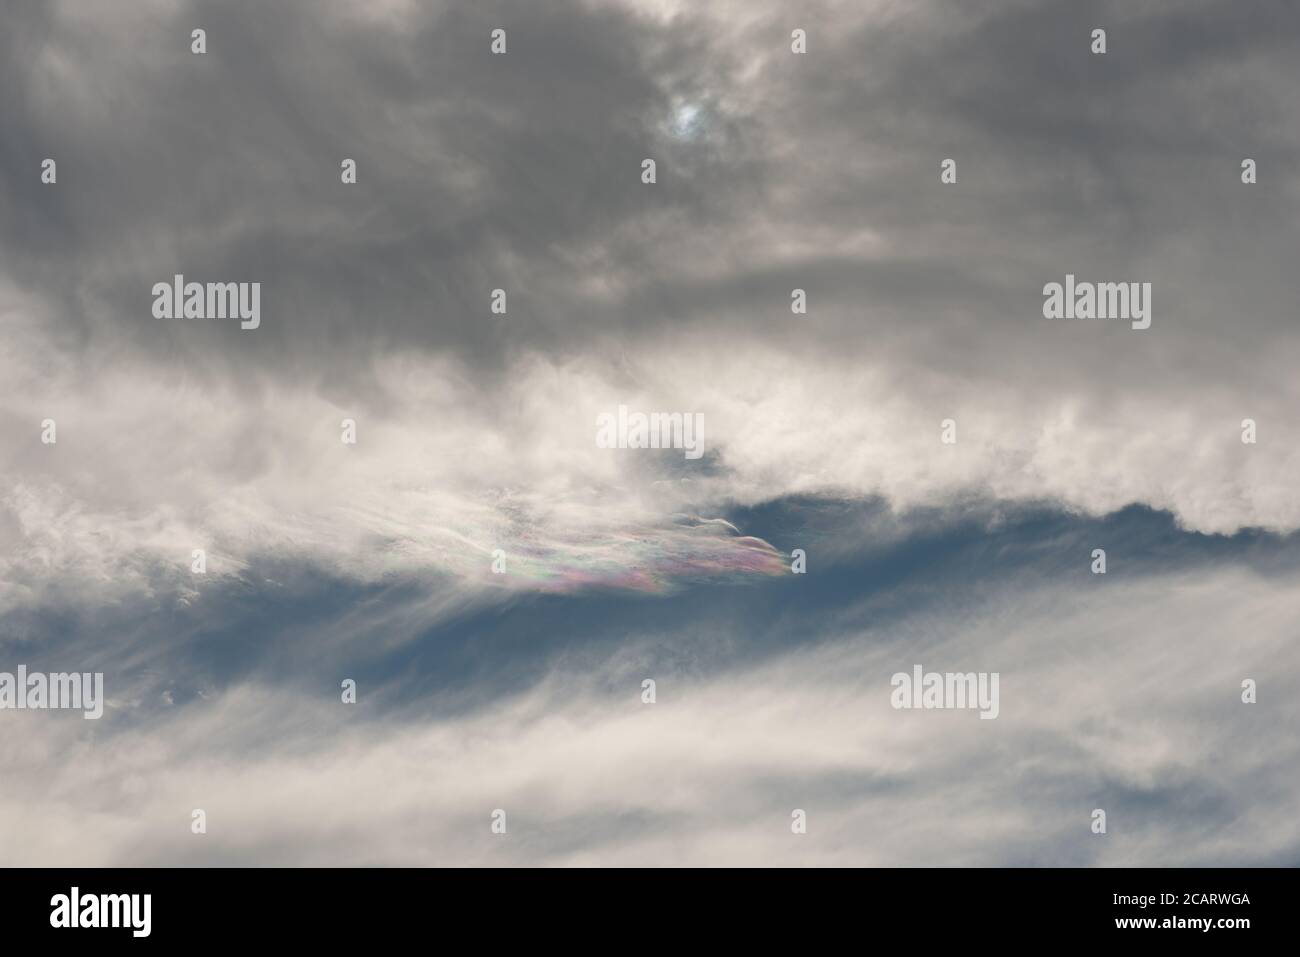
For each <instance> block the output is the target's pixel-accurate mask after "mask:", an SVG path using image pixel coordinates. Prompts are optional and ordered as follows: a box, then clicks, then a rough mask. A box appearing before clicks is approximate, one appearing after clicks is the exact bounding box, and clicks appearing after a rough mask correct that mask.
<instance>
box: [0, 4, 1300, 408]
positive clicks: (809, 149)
mask: <svg viewBox="0 0 1300 957" xmlns="http://www.w3.org/2000/svg"><path fill="white" fill-rule="evenodd" d="M345 10H346V8H345V7H343V6H341V5H338V4H326V5H319V4H297V3H281V4H276V5H274V6H273V7H269V8H267V9H265V10H260V11H259V12H258V14H257V16H256V17H253V16H249V15H247V12H246V11H244V10H243V9H242V8H240V7H239V6H238V5H232V4H221V3H192V4H186V3H181V4H175V5H163V4H159V5H157V6H150V5H140V6H139V7H136V8H131V9H129V10H128V13H127V14H126V15H125V16H121V17H117V16H113V15H110V14H108V13H107V12H105V11H94V10H93V8H92V6H91V5H88V4H76V3H74V4H69V5H64V6H53V5H48V4H39V3H20V4H17V5H16V6H15V7H14V8H13V9H12V10H11V11H10V12H9V13H8V14H7V17H6V20H7V25H8V29H7V30H6V38H5V40H4V41H3V42H4V43H5V44H6V46H7V48H8V49H7V51H6V54H5V56H4V63H5V66H4V69H5V78H6V83H5V87H6V95H5V97H4V99H3V101H2V102H3V114H2V115H0V121H3V122H4V124H5V129H6V131H7V136H6V145H5V148H4V152H3V154H2V165H0V176H3V181H4V183H5V187H6V188H5V190H4V199H3V203H4V207H3V213H4V215H3V218H2V219H3V225H0V229H3V231H4V232H3V244H4V250H3V251H4V254H5V260H6V263H7V270H8V273H9V275H10V276H11V277H12V278H13V279H14V280H15V281H17V282H19V283H20V284H21V285H22V286H23V287H24V288H26V289H28V290H32V291H33V292H34V293H35V294H36V295H38V296H41V297H42V298H45V299H47V300H49V301H50V303H51V304H52V307H53V312H54V314H55V317H56V321H57V322H58V323H59V324H60V325H62V326H67V327H69V328H68V329H67V331H66V332H65V335H67V336H71V337H74V339H73V340H72V341H76V342H79V343H80V344H81V347H82V348H90V347H91V346H92V344H93V347H94V348H96V349H100V350H107V351H112V350H116V349H122V348H127V349H132V350H139V351H142V352H144V353H146V354H147V355H149V356H151V357H153V358H154V359H156V360H157V361H159V362H161V363H169V362H171V361H173V360H174V359H176V358H177V357H178V356H183V357H185V360H186V361H187V362H191V363H193V364H194V366H195V367H196V368H197V369H206V370H208V371H211V372H213V373H214V374H221V375H240V374H241V372H242V371H243V370H245V369H247V368H249V367H252V368H255V369H257V370H259V371H260V372H261V373H263V374H267V375H272V376H274V375H276V374H277V372H276V370H284V371H285V372H286V374H293V375H298V376H304V375H326V374H327V373H326V372H325V370H329V371H331V372H333V373H335V374H337V375H343V376H356V377H358V378H360V379H362V380H364V379H365V378H366V376H367V374H368V372H369V370H368V360H369V358H370V356H371V355H372V354H373V353H374V352H376V351H385V350H406V349H424V350H434V351H445V352H449V353H451V354H454V355H455V356H456V357H458V358H459V359H461V360H463V361H465V362H468V363H470V364H472V365H474V366H477V367H480V368H481V369H483V370H484V371H487V370H493V369H497V370H499V369H500V368H501V366H502V363H503V361H504V359H505V357H506V356H507V355H510V354H514V353H516V352H517V351H519V350H529V349H542V350H546V351H548V352H550V353H553V354H557V355H567V354H570V353H572V352H573V351H574V350H577V349H580V348H584V347H590V344H591V342H592V341H593V340H596V341H597V342H599V343H601V348H603V349H604V350H605V351H606V352H610V351H612V350H613V349H614V345H613V344H612V343H611V337H616V338H617V339H618V341H620V342H623V341H626V340H627V339H628V338H633V339H635V338H636V337H643V336H653V335H656V334H657V332H656V331H657V330H663V329H669V328H672V327H674V326H682V325H689V326H692V327H695V328H699V327H703V328H707V329H710V330H712V331H713V332H714V333H716V334H717V335H733V334H738V333H740V332H741V331H743V334H744V335H745V336H747V337H755V338H760V339H767V340H770V341H775V342H778V343H784V342H786V341H788V340H790V339H792V338H794V337H795V336H796V335H801V334H800V333H795V332H793V331H792V330H791V329H790V326H789V324H788V323H784V322H782V321H781V315H782V313H783V311H784V309H785V306H784V304H787V303H788V298H789V290H790V289H791V288H793V287H796V286H799V287H804V288H807V289H808V290H809V295H810V298H811V301H812V303H813V314H814V316H815V317H816V320H817V325H816V330H817V336H818V339H819V342H820V343H821V345H822V347H823V348H825V349H826V351H827V352H834V353H842V352H843V350H844V349H845V348H850V347H855V346H856V347H857V348H859V349H861V348H863V342H864V340H866V339H869V340H871V341H872V343H873V344H875V345H876V346H877V347H878V348H879V347H883V348H885V349H888V350H890V352H891V354H895V355H897V356H898V358H899V359H900V361H909V362H915V363H924V364H925V365H927V366H930V367H934V368H939V369H942V370H944V371H947V372H952V373H955V374H959V375H967V376H970V377H972V378H976V379H978V378H981V377H993V376H998V375H1001V374H1005V373H1007V372H1009V371H1011V369H1012V368H1013V367H1012V365H1011V359H1010V358H1009V357H1008V356H1007V347H1008V344H1009V343H1010V342H1011V341H1014V342H1015V345H1016V350H1017V354H1018V356H1028V355H1032V356H1033V358H1034V361H1035V364H1036V365H1038V366H1040V367H1044V368H1045V369H1046V370H1047V371H1046V372H1044V373H1038V374H1042V375H1044V376H1051V377H1055V378H1058V379H1061V378H1064V380H1065V381H1067V382H1069V383H1071V384H1072V385H1074V386H1075V387H1076V388H1079V389H1081V390H1086V389H1087V388H1088V383H1089V382H1090V381H1095V380H1097V379H1101V380H1103V381H1106V382H1112V383H1115V384H1118V385H1124V384H1126V383H1128V384H1134V385H1136V384H1138V383H1142V382H1149V381H1150V380H1151V379H1153V378H1154V379H1159V380H1161V381H1163V382H1166V383H1167V384H1168V385H1169V387H1170V388H1172V389H1174V390H1177V389H1178V388H1179V387H1180V385H1181V383H1180V382H1179V377H1178V376H1177V374H1175V373H1174V372H1173V370H1170V369H1166V368H1159V369H1157V368H1153V366H1155V365H1157V358H1158V357H1156V356H1155V355H1153V353H1152V347H1151V346H1150V345H1149V344H1148V343H1145V342H1139V343H1131V342H1126V343H1125V344H1124V347H1123V348H1117V347H1116V345H1115V342H1114V340H1113V339H1111V338H1110V337H1107V336H1091V337H1086V338H1085V337H1075V336H1069V337H1068V338H1067V336H1068V333H1065V332H1063V331H1062V330H1060V329H1059V328H1056V327H1046V328H1045V327H1044V326H1043V324H1042V323H1041V322H1038V323H1036V322H1035V320H1036V319H1037V318H1038V309H1039V307H1040V306H1041V296H1040V292H1039V290H1040V289H1041V287H1042V285H1043V284H1044V283H1045V282H1047V281H1051V280H1053V279H1060V278H1061V277H1062V276H1063V275H1064V273H1065V272H1067V271H1071V272H1075V273H1077V274H1079V275H1080V276H1081V277H1084V276H1102V277H1113V278H1129V273H1135V274H1134V275H1133V276H1132V278H1134V279H1138V278H1142V279H1148V280H1149V281H1152V282H1153V283H1154V284H1155V286H1156V290H1157V291H1156V296H1157V304H1156V309H1157V310H1158V316H1157V319H1156V322H1157V324H1158V325H1157V334H1158V335H1159V336H1160V348H1161V349H1162V350H1163V351H1164V354H1166V355H1173V356H1175V357H1176V360H1177V365H1178V367H1179V368H1180V369H1186V368H1188V367H1189V364H1190V365H1191V368H1192V369H1193V370H1194V371H1196V372H1198V373H1205V374H1207V375H1208V374H1211V373H1213V374H1214V376H1215V377H1216V378H1219V379H1227V380H1232V381H1236V382H1241V381H1242V380H1243V379H1246V378H1248V377H1249V376H1250V374H1251V373H1250V371H1249V368H1248V367H1249V366H1252V365H1256V364H1263V365H1265V366H1268V367H1270V368H1271V367H1272V364H1273V363H1278V364H1281V363H1283V362H1289V361H1291V360H1293V359H1294V358H1295V350H1296V339H1295V334H1294V324H1293V323H1291V322H1290V311H1291V303H1292V301H1293V299H1292V297H1291V294H1290V287H1289V280H1290V265H1291V262H1292V261H1293V259H1294V254H1295V252H1296V250H1297V243H1296V235H1295V227H1294V223H1295V221H1296V215H1295V214H1296V201H1297V198H1298V197H1300V178H1298V175H1297V162H1296V160H1297V156H1298V152H1297V136H1296V134H1295V132H1294V131H1295V130H1296V129H1297V124H1296V122H1295V120H1296V119H1297V117H1296V115H1295V111H1296V107H1295V105H1294V98H1293V97H1291V96H1290V95H1289V93H1290V91H1291V90H1293V89H1294V85H1295V81H1296V80H1297V79H1300V77H1297V75H1296V71H1297V67H1296V65H1295V64H1296V63H1297V62H1300V58H1298V57H1297V56H1296V55H1295V54H1296V53H1297V45H1298V44H1300V29H1297V28H1298V27H1300V22H1297V21H1298V19H1300V17H1298V15H1297V14H1296V13H1295V11H1294V10H1293V9H1291V8H1290V7H1289V6H1288V5H1286V4H1280V3H1279V4H1263V5H1261V6H1260V7H1259V9H1256V10H1253V11H1252V15H1251V16H1249V17H1244V16H1241V15H1240V8H1239V6H1236V5H1234V4H1231V3H1226V2H1225V3H1200V4H1191V5H1189V4H1172V3H1170V4H1155V5H1144V6H1143V8H1142V9H1141V10H1140V11H1139V10H1134V9H1132V8H1131V7H1129V6H1127V5H1124V4H1072V5H1071V6H1070V8H1069V9H1068V10H1066V11H1061V10H1058V9H1055V8H1053V7H1052V6H1051V5H1045V4H1023V3H1012V4H1000V5H995V6H993V7H989V8H986V9H977V8H974V7H972V5H970V4H958V3H931V4H921V5H917V6H916V7H915V8H912V7H908V8H901V9H900V8H894V7H891V6H887V5H883V4H882V5H867V6H864V7H862V8H860V9H855V8H854V7H853V6H852V5H850V6H848V7H846V6H842V5H837V6H823V7H818V6H814V7H812V8H809V9H808V10H807V11H806V12H805V13H806V22H804V20H800V18H799V17H798V16H795V14H793V13H789V12H785V11H781V10H779V9H775V8H773V9H761V10H754V11H748V12H747V14H746V16H744V17H736V18H734V21H735V22H733V21H732V20H731V19H729V18H728V17H726V16H721V15H719V14H718V13H717V12H716V11H711V10H710V9H709V8H708V7H707V6H706V7H701V8H698V9H693V8H692V7H690V6H689V5H688V6H686V7H683V8H682V9H681V10H679V11H678V12H677V14H676V15H675V16H673V17H671V18H667V19H664V18H659V17H655V16H654V15H652V13H650V12H649V11H648V10H635V9H627V8H622V7H619V6H617V5H597V6H592V5H588V4H578V3H567V2H564V3H553V4H523V5H511V4H495V5H494V4H491V3H484V4H473V5H459V4H450V5H444V4H424V3H417V4H411V5H409V6H408V5H395V7H394V9H393V12H392V14H391V17H383V16H378V15H377V16H375V17H374V18H372V19H361V18H359V17H356V16H345V15H344V11H345ZM796 20H798V21H799V22H800V23H804V26H805V27H806V28H808V29H811V30H812V32H813V40H812V44H813V54H814V55H809V56H807V57H804V58H802V59H796V58H791V57H790V56H789V55H788V53H786V54H785V55H782V53H783V51H784V50H785V47H786V44H787V43H788V31H789V27H790V25H791V23H794V22H795V21H796ZM832 23H833V24H834V28H831V26H830V24H832ZM500 24H508V26H509V32H510V38H511V47H510V53H509V55H508V56H505V57H492V56H489V55H487V54H486V52H485V44H486V38H487V35H488V32H489V31H490V29H491V28H492V27H493V26H495V25H500ZM1097 24H1103V25H1106V26H1108V27H1109V29H1110V30H1111V33H1112V34H1113V37H1112V40H1111V49H1110V51H1109V52H1108V54H1107V55H1106V57H1105V58H1098V57H1094V56H1092V55H1091V54H1089V52H1088V48H1087V43H1086V38H1087V35H1088V31H1089V29H1090V28H1091V27H1092V26H1094V25H1097ZM195 25H202V26H203V28H204V29H206V30H207V31H208V36H209V38H210V40H209V42H210V49H209V53H208V54H206V55H205V56H202V57H195V56H192V55H191V54H190V53H189V50H188V45H187V37H188V32H189V29H190V28H191V27H192V26H195ZM683 103H685V104H689V105H690V109H692V110H698V111H699V117H700V118H699V119H698V120H697V121H696V126H697V127H698V129H699V130H700V133H699V135H692V136H688V137H683V136H678V135H675V133H674V125H673V117H674V110H675V109H678V108H679V107H680V105H681V104H683ZM45 156H52V157H56V158H57V159H58V160H59V162H60V186H59V188H58V189H57V190H50V189H45V188H43V187H42V185H41V184H40V183H39V181H38V179H37V178H36V176H35V175H34V172H33V171H34V170H36V169H37V167H38V164H39V162H40V160H41V159H42V158H43V157H45ZM646 156H651V157H655V158H656V159H657V161H658V163H659V165H660V170H661V173H660V182H659V183H658V184H657V185H656V187H655V188H654V189H653V190H652V189H648V188H646V187H643V186H642V185H641V184H640V182H639V180H638V174H639V163H640V160H641V159H642V158H643V157H646ZM1243 156H1251V157H1254V158H1255V159H1257V161H1258V162H1259V163H1260V168H1261V171H1262V172H1261V182H1260V184H1259V185H1258V186H1257V187H1255V188H1253V189H1250V190H1243V189H1242V187H1241V184H1240V183H1239V182H1238V164H1239V162H1240V159H1241V158H1242V157H1243ZM344 157H350V158H353V159H356V160H357V162H358V164H359V169H360V174H359V182H358V184H357V186H356V188H353V189H341V188H339V182H338V173H339V163H340V161H341V160H342V159H343V158H344ZM946 157H953V158H955V159H956V160H957V163H958V170H959V183H960V185H959V187H958V188H957V189H950V190H944V189H940V188H938V164H939V160H941V159H943V158H946ZM868 232H869V233H871V234H872V235H873V236H874V237H875V238H874V241H873V242H872V243H870V244H869V245H866V246H864V245H863V244H862V242H861V237H862V236H863V234H864V233H868ZM174 272H182V273H184V274H186V275H187V276H189V277H193V278H197V279H200V281H202V280H204V279H212V280H225V279H228V278H229V279H239V280H247V281H254V280H256V281H261V282H262V283H264V294H265V307H264V308H265V312H266V313H267V315H268V316H269V318H268V321H267V324H266V326H265V327H264V329H263V330H261V331H260V333H259V336H258V338H257V339H256V340H252V339H249V338H248V337H240V336H231V335H229V330H227V329H224V328H220V327H213V326H202V325H200V326H199V327H198V328H191V327H189V326H185V325H174V324H162V325H160V324H159V323H157V322H153V321H151V317H150V315H149V311H148V307H149V303H150V295H149V289H150V287H151V286H152V284H153V282H155V281H158V280H159V279H160V278H166V277H169V276H170V275H172V274H173V273H174ZM497 287H501V288H505V289H507V290H508V292H509V293H510V294H511V307H510V308H511V317H512V319H511V323H510V325H509V326H508V332H507V331H505V330H503V329H502V328H501V324H496V325H493V324H492V323H491V322H486V321H483V319H484V317H485V316H486V303H487V298H488V294H489V292H490V290H491V289H493V288H497ZM1175 317H1176V318H1175ZM1151 338H1154V336H1153V337H1151ZM1063 340H1065V341H1063ZM1171 364H1172V363H1171ZM213 366H215V367H216V368H215V369H213V368H212V367H213ZM361 384H362V383H361V382H358V383H357V386H358V387H360V385H361Z"/></svg>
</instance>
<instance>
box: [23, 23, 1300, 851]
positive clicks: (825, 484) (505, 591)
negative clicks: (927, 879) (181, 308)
mask: <svg viewBox="0 0 1300 957" xmlns="http://www.w3.org/2000/svg"><path fill="white" fill-rule="evenodd" d="M3 19H4V29H3V30H2V31H0V128H2V129H3V130H4V135H3V137H0V329H3V337H0V673H4V672H9V673H15V672H16V671H17V668H18V667H19V666H20V665H21V666H25V667H26V668H27V669H28V670H29V671H40V672H47V673H54V672H82V673H89V672H97V673H102V674H103V675H104V695H105V707H104V714H103V717H102V718H99V719H97V720H85V719H83V717H82V714H81V713H80V712H78V711H68V710H22V711H19V710H12V709H8V710H6V709H3V708H0V725H2V726H3V727H2V728H0V730H2V731H3V733H0V768H3V769H4V773H3V775H0V863H3V864H10V865H70V866H71V865H79V866H101V865H204V864H208V865H266V864H286V865H337V864H356V865H421V866H424V865H430V866H506V865H517V866H640V865H648V866H727V865H738V866H926V865H930V866H947V865H961V866H1004V865H1032V866H1162V865H1172V866H1186V865H1204V866H1219V865H1292V866H1294V865H1296V864H1297V863H1300V824H1297V823H1296V820H1295V814H1294V794H1295V793H1296V791H1297V788H1298V787H1300V742H1297V738H1296V735H1295V729H1296V728H1297V727H1300V658H1298V657H1297V654H1296V651H1295V643H1296V639H1297V633H1296V622H1297V621H1300V534H1298V531H1297V530H1298V529H1300V495H1298V494H1297V491H1298V490H1297V479H1296V476H1298V475H1300V418H1298V417H1297V408H1300V404H1298V403H1297V399H1298V398H1300V384H1298V383H1300V380H1297V377H1296V376H1295V369H1296V367H1297V361H1298V360H1300V326H1298V325H1297V322H1296V305H1295V303H1296V301H1297V300H1296V294H1295V289H1296V286H1295V263H1296V259H1297V257H1296V254H1297V252H1298V251H1300V236H1297V228H1298V227H1297V223H1300V215H1297V214H1298V213H1300V103H1298V102H1297V100H1296V97H1295V96H1294V91H1295V89H1296V88H1297V85H1298V82H1300V10H1297V9H1296V8H1295V7H1294V5H1292V4H1288V3H1284V2H1280V0H1279V2H1266V0H1261V2H1258V3H1253V4H1250V5H1249V6H1243V5H1241V4H1239V3H1234V2H1231V0H1216V2H1208V0H1193V2H1172V0H1170V2H1148V3H1143V4H1141V5H1134V4H1130V3H1119V2H1116V3H1100V2H1079V3H1070V4H1068V5H1064V4H1055V3H1049V2H1043V0H1034V2H1020V0H998V2H995V3H988V4H972V3H964V2H957V0H951V2H939V0H912V2H896V0H890V2H883V0H854V2H801V3H798V4H789V3H778V2H775V0H746V2H738V0H707V2H694V3H686V2H677V0H581V2H580V0H553V2H552V0H548V2H547V3H544V4H542V3H520V2H516V3H506V2H494V0H476V2H474V3H463V2H447V3H435V2H417V0H370V2H365V3H362V2H354V0H319V2H307V0H285V2H277V3H274V4H256V5H254V4H239V3H230V2H206V0H127V2H122V3H114V4H104V3H98V2H92V0H64V2H35V0H11V2H10V3H8V4H7V5H6V8H5V12H4V14H3ZM196 29H201V30H203V31H204V34H203V42H204V49H203V52H202V53H196V52H194V47H193V45H194V43H195V41H194V38H193V35H192V31H194V30H196ZM498 29H500V30H504V31H505V50H504V52H501V53H494V52H493V50H492V44H493V40H492V34H493V31H494V30H498ZM1097 29H1103V30H1104V31H1105V42H1106V49H1105V52H1104V53H1102V52H1094V47H1095V45H1096V40H1095V38H1094V35H1093V31H1094V30H1097ZM794 31H803V33H802V36H803V38H804V43H805V47H804V49H805V52H794V50H793V49H792V45H793V44H794V42H795V41H794V40H793V39H792V33H793V32H794ZM46 159H53V160H54V161H55V164H56V167H55V169H56V174H55V176H54V181H53V182H47V181H45V179H46V177H45V175H44V173H43V170H44V166H43V163H44V161H45V160H46ZM646 159H653V160H654V162H655V177H654V181H653V182H645V181H644V177H645V174H644V166H643V162H644V160H646ZM1245 159H1251V160H1253V161H1254V164H1255V166H1254V168H1255V170H1256V178H1255V181H1254V182H1245V181H1244V177H1243V168H1242V164H1243V160H1245ZM345 160H352V161H353V162H354V163H355V170H356V175H355V182H346V181H345V180H346V178H347V177H346V176H345V175H344V173H343V172H342V169H343V164H344V162H345ZM945 160H952V162H953V164H954V165H953V171H954V176H953V177H945V175H944V167H943V164H944V162H945ZM945 179H954V180H955V181H945ZM178 274H179V275H183V276H184V277H185V279H186V281H195V282H200V283H209V282H222V283H225V282H230V283H259V284H260V287H259V288H260V322H259V324H258V326H257V328H254V329H244V328H241V325H240V323H239V321H237V320H232V319H215V318H202V319H200V318H188V319H184V318H158V316H157V313H156V308H155V296H156V294H155V292H154V287H155V284H158V283H164V284H171V283H172V281H173V277H174V276H176V275H178ZM1067 276H1073V277H1076V279H1077V280H1079V281H1080V282H1085V281H1086V282H1095V283H1105V282H1114V283H1129V282H1133V283H1140V284H1145V283H1150V289H1151V294H1150V299H1149V306H1150V318H1151V323H1150V327H1149V328H1146V329H1134V328H1132V327H1131V325H1130V323H1129V322H1128V321H1123V320H1119V321H1116V320H1100V319H1098V320H1088V319H1072V320H1064V319H1048V318H1045V316H1044V297H1045V292H1044V289H1045V286H1047V285H1048V284H1050V283H1065V282H1066V277H1067ZM498 289H499V290H502V291H504V293H505V300H506V307H505V311H504V313H501V312H496V311H494V310H493V308H492V306H493V297H494V290H498ZM794 290H802V291H803V292H804V296H805V299H806V312H795V311H794V309H793V308H792V293H793V291H794ZM620 407H626V408H627V409H629V410H632V411H633V412H641V413H645V414H650V413H655V412H658V413H680V414H682V415H685V416H691V417H698V420H699V421H700V422H701V423H702V437H703V454H702V455H700V457H698V458H692V457H688V456H687V455H685V454H683V450H682V449H681V448H653V449H652V448H635V447H628V448H609V447H602V444H607V443H602V442H601V441H600V440H599V437H598V429H597V423H598V421H599V420H600V417H601V416H604V415H616V414H617V411H618V409H619V408H620ZM1246 420H1250V422H1251V423H1252V424H1251V427H1250V431H1251V435H1250V438H1251V439H1252V441H1244V438H1245V436H1246V431H1247V429H1246V426H1245V422H1246ZM48 422H52V423H53V424H54V426H55V433H56V437H55V440H54V441H48V439H49V438H50V435H49V426H47V424H46V423H48ZM345 422H350V423H352V427H351V434H352V436H353V437H354V438H355V441H352V442H349V441H345V439H346V438H347V437H348V434H349V430H348V429H347V428H346V427H345ZM949 423H951V424H949ZM633 444H635V443H633ZM196 549H199V550H202V552H203V565H204V567H203V570H202V571H201V572H196V571H195V568H194V550H196ZM1097 549H1102V550H1104V552H1105V571H1104V573H1098V572H1097V564H1096V560H1097V556H1096V550H1097ZM918 665H920V666H922V668H923V669H924V670H925V671H927V672H929V671H933V672H939V673H962V674H964V673H978V674H985V675H987V674H996V675H998V676H999V679H1000V684H999V699H1000V700H999V705H998V713H997V717H996V718H995V719H992V720H983V719H981V717H980V715H979V714H978V713H977V712H976V711H975V710H973V709H970V708H966V709H962V708H939V709H925V708H917V709H909V708H899V707H895V703H894V701H893V696H892V691H893V687H892V678H893V676H894V675H896V674H899V673H903V674H910V673H911V672H912V670H913V668H914V667H915V666H918ZM647 680H649V681H652V682H653V690H654V695H653V698H654V700H653V701H647V700H646V691H645V684H644V683H645V682H646V681H647ZM345 682H354V683H355V701H345V700H344V699H345V698H346V697H347V693H346V691H345V690H344V688H343V685H344V683H345ZM1243 682H1250V683H1252V686H1253V687H1254V688H1255V689H1256V691H1255V693H1254V694H1253V695H1252V697H1255V700H1253V701H1246V700H1243V698H1244V697H1246V692H1245V691H1244V690H1243ZM1098 810H1102V811H1104V812H1105V815H1104V819H1105V830H1104V832H1099V831H1098V830H1097V817H1096V813H1095V812H1096V811H1098ZM199 811H201V812H202V822H203V823H202V828H199V829H198V830H196V828H198V825H197V824H196V812H199ZM499 811H500V812H504V814H502V815H497V813H496V812H499ZM795 812H802V813H803V821H802V824H803V827H802V830H800V829H799V828H798V827H797V826H796V825H797V824H798V823H799V822H798V821H797V820H796V819H795ZM498 818H499V819H500V821H501V822H502V825H503V830H504V832H503V833H502V832H501V831H502V827H500V826H498ZM792 822H794V823H792Z"/></svg>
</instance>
